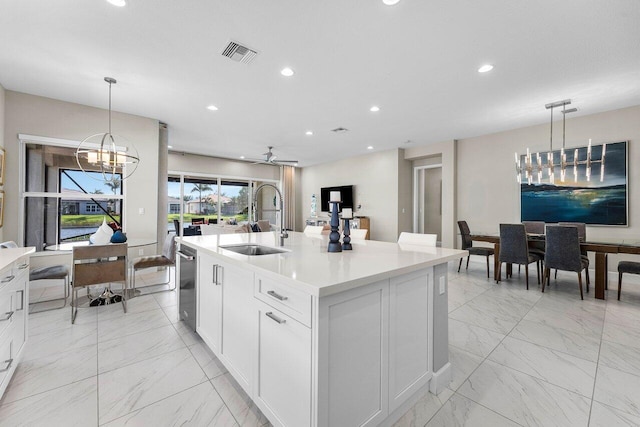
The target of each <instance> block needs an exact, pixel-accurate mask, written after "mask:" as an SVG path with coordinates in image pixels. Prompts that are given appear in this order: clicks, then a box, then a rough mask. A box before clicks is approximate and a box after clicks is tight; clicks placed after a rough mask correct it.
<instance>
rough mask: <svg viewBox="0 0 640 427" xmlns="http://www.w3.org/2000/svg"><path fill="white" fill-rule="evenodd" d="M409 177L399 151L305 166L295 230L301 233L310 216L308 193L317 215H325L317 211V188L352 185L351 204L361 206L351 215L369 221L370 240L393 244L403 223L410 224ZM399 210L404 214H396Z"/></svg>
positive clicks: (402, 227)
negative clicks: (313, 198)
mask: <svg viewBox="0 0 640 427" xmlns="http://www.w3.org/2000/svg"><path fill="white" fill-rule="evenodd" d="M410 176H411V165H410V162H407V161H406V160H405V159H404V153H403V151H402V150H399V149H394V150H387V151H380V152H374V153H369V154H365V155H362V156H357V157H352V158H349V159H344V160H339V161H337V162H331V163H324V164H320V165H315V166H309V167H306V168H304V169H303V171H302V197H301V199H300V203H301V204H302V215H301V216H300V217H299V219H298V223H297V226H296V229H297V230H302V229H303V228H304V221H305V219H306V218H307V217H309V216H310V210H311V195H312V194H315V195H316V197H317V200H318V215H319V216H320V215H327V214H322V213H320V211H319V209H320V188H322V187H333V186H339V185H354V186H355V194H354V204H355V205H356V206H357V205H358V204H361V205H362V208H361V209H360V210H356V211H355V214H356V215H361V216H368V217H369V218H370V220H371V230H370V236H371V239H373V240H382V241H388V242H395V241H397V240H398V235H399V233H400V231H404V230H405V229H406V227H407V222H408V223H409V224H410V223H411V196H410V194H411V184H410V183H411V179H410ZM401 187H402V188H401ZM402 209H404V210H405V213H404V214H400V212H402ZM407 218H408V219H407ZM409 227H410V225H409Z"/></svg>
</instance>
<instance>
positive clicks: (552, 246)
mask: <svg viewBox="0 0 640 427" xmlns="http://www.w3.org/2000/svg"><path fill="white" fill-rule="evenodd" d="M546 236H547V237H546V248H545V254H544V258H545V266H544V277H543V280H542V292H544V288H545V285H546V284H548V283H549V280H550V277H549V276H550V271H551V269H552V268H555V269H556V270H564V271H574V272H576V273H578V286H579V287H580V299H584V295H583V293H582V270H583V269H584V270H586V271H587V277H589V258H586V257H583V256H582V254H581V253H580V239H579V237H578V229H577V228H576V227H575V226H561V225H551V226H549V227H547V233H546ZM587 292H589V279H587Z"/></svg>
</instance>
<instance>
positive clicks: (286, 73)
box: [280, 67, 293, 77]
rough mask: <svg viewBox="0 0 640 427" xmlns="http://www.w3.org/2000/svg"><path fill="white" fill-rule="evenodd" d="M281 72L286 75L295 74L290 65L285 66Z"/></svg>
mask: <svg viewBox="0 0 640 427" xmlns="http://www.w3.org/2000/svg"><path fill="white" fill-rule="evenodd" d="M280 74H282V75H283V76H285V77H291V76H293V70H292V69H291V68H289V67H285V68H283V69H282V70H281V71H280Z"/></svg>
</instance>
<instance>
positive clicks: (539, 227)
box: [522, 221, 545, 234]
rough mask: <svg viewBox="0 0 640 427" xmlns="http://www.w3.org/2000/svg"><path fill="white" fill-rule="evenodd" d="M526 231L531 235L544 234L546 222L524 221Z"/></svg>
mask: <svg viewBox="0 0 640 427" xmlns="http://www.w3.org/2000/svg"><path fill="white" fill-rule="evenodd" d="M522 224H523V225H524V230H525V231H526V232H527V233H531V234H544V225H545V222H544V221H522Z"/></svg>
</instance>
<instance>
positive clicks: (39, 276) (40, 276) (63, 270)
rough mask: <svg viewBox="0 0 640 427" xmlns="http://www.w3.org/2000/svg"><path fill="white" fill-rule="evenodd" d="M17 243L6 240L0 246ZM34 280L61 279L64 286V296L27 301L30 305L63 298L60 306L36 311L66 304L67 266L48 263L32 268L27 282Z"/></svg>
mask: <svg viewBox="0 0 640 427" xmlns="http://www.w3.org/2000/svg"><path fill="white" fill-rule="evenodd" d="M17 247H18V245H17V244H16V242H14V241H11V240H9V241H7V242H3V243H0V248H17ZM36 280H62V281H63V286H64V289H63V291H64V297H62V298H53V299H48V300H44V301H36V302H33V303H29V304H30V305H34V304H39V303H41V302H49V301H57V300H63V302H62V306H60V307H53V308H47V309H44V310H39V311H38V313H40V312H43V311H50V310H57V309H59V308H64V307H65V306H66V305H67V299H68V298H69V268H68V267H67V266H66V265H63V264H58V265H49V266H46V267H38V268H32V269H31V270H29V283H31V282H35V281H36Z"/></svg>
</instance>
